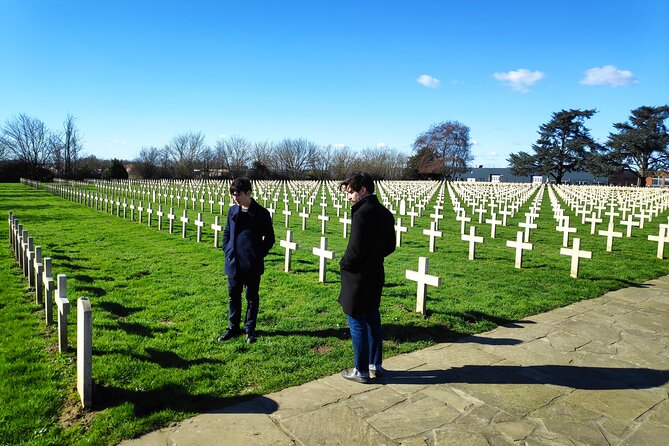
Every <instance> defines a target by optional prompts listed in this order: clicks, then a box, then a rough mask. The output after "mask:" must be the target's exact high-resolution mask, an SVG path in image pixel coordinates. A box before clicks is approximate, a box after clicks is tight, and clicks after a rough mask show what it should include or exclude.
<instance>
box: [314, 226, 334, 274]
mask: <svg viewBox="0 0 669 446" xmlns="http://www.w3.org/2000/svg"><path fill="white" fill-rule="evenodd" d="M327 248H328V238H327V237H321V245H320V247H319V248H316V247H314V248H312V249H311V252H313V254H314V255H317V256H318V257H319V262H318V281H319V282H321V283H325V271H326V270H325V267H326V266H327V264H326V259H329V260H332V259H334V256H335V253H334V251H328V250H327Z"/></svg>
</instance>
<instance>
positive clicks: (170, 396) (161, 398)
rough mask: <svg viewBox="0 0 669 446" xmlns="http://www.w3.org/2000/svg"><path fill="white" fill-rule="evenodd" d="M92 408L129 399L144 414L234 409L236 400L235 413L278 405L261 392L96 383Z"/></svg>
mask: <svg viewBox="0 0 669 446" xmlns="http://www.w3.org/2000/svg"><path fill="white" fill-rule="evenodd" d="M93 392H94V395H95V400H94V404H93V410H96V411H97V410H104V409H108V408H111V407H115V406H120V405H121V404H124V403H130V404H132V406H133V410H134V413H135V415H136V416H146V415H150V414H152V413H155V412H160V411H163V410H174V411H178V412H196V413H204V412H212V410H216V408H223V407H225V408H224V409H219V410H217V412H219V413H220V412H227V413H236V412H237V411H236V409H237V408H236V407H231V405H232V404H235V403H245V404H240V405H239V408H238V413H259V414H270V413H272V412H275V411H276V410H277V408H278V405H277V403H276V402H274V401H272V400H270V399H269V398H266V397H263V396H259V397H258V396H255V395H250V396H245V397H229V398H225V397H218V396H214V395H193V394H191V393H189V392H188V391H187V390H186V389H184V387H183V386H181V385H176V384H168V385H166V386H163V387H161V388H158V389H153V390H129V389H123V388H120V387H115V386H109V385H105V384H97V383H96V384H95V387H94V389H93Z"/></svg>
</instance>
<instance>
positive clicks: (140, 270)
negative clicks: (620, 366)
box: [0, 184, 669, 445]
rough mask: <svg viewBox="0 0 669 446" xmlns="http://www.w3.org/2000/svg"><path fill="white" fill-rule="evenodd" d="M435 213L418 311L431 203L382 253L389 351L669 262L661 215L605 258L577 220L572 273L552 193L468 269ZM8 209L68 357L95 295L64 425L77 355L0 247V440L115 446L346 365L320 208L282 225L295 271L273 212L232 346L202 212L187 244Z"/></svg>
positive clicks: (86, 212) (73, 216) (127, 227)
mask: <svg viewBox="0 0 669 446" xmlns="http://www.w3.org/2000/svg"><path fill="white" fill-rule="evenodd" d="M136 204H137V202H136ZM145 205H146V204H145ZM445 206H446V208H445V210H444V211H443V212H444V213H445V215H446V216H447V217H446V218H445V220H442V223H441V224H440V230H442V231H443V232H444V235H443V237H442V238H441V239H438V240H437V252H436V253H432V254H429V255H428V257H429V259H430V272H431V273H432V274H436V275H439V276H440V277H441V278H442V282H443V284H442V286H441V287H439V288H434V287H429V288H428V301H427V308H428V314H427V315H426V316H423V315H420V314H417V313H415V312H414V308H415V293H416V289H415V287H416V285H415V283H414V282H410V281H408V280H406V279H405V275H404V274H405V273H404V271H405V270H406V269H413V270H415V269H417V265H418V256H421V255H422V256H424V255H427V254H428V253H427V237H426V236H424V235H423V234H422V229H423V228H425V227H428V226H429V223H428V222H429V216H428V214H429V213H431V212H432V211H431V207H429V208H428V209H430V212H425V213H424V215H423V217H421V218H419V219H417V222H416V227H414V228H410V229H409V232H408V233H405V234H403V243H402V247H401V248H399V249H398V250H397V251H396V252H395V253H394V254H393V255H391V256H390V257H389V258H388V259H387V260H386V288H385V290H384V297H383V301H382V306H381V312H382V322H383V328H384V340H385V344H384V353H385V355H386V357H389V356H393V355H396V354H399V353H403V352H409V351H412V350H416V349H418V348H422V347H426V346H429V345H432V344H434V343H435V342H443V341H448V340H452V339H455V338H456V337H458V336H462V335H466V334H472V333H480V332H483V331H487V330H489V329H491V328H493V327H495V326H496V325H498V324H503V323H506V322H509V321H513V320H519V319H522V318H523V317H526V316H528V315H531V314H536V313H539V312H543V311H547V310H550V309H552V308H556V307H561V306H564V305H567V304H569V303H571V302H575V301H578V300H582V299H589V298H593V297H597V296H599V295H601V294H604V293H606V292H607V291H610V290H614V289H618V288H621V287H626V286H630V285H634V284H638V283H641V282H644V281H646V280H648V279H651V278H655V277H659V276H662V275H665V274H667V273H669V269H668V267H667V261H666V260H664V261H663V260H659V259H657V258H656V257H655V251H656V247H657V244H656V243H654V242H650V241H648V240H647V235H648V234H651V233H654V234H657V232H658V224H659V223H660V222H666V221H667V212H666V211H665V213H664V214H663V215H662V216H661V217H657V218H655V219H654V220H653V222H652V223H650V224H647V225H646V228H645V229H644V230H638V229H636V230H635V231H634V233H633V237H632V238H630V239H627V238H623V239H616V240H614V245H613V247H614V250H613V252H611V253H607V252H605V251H604V250H605V243H606V239H605V238H604V237H599V236H590V235H589V229H588V227H587V226H580V225H579V230H578V231H579V232H578V235H577V236H579V237H581V238H582V249H587V250H592V251H594V253H593V259H592V260H582V261H581V262H582V263H581V271H580V277H579V278H578V279H572V278H571V277H569V264H570V259H569V258H568V257H566V256H561V255H559V247H560V245H561V242H562V235H561V234H560V233H558V232H556V231H555V229H554V228H555V226H556V223H555V221H554V220H553V218H552V212H551V208H550V202H549V200H548V195H547V194H545V195H544V197H543V200H542V210H541V216H540V217H539V218H538V219H537V223H538V225H539V227H538V229H536V230H534V231H533V232H532V235H531V241H532V242H533V243H534V250H533V251H529V252H526V253H525V257H524V261H523V268H522V269H520V270H518V269H515V268H514V250H513V249H511V248H508V247H506V245H505V243H506V240H510V239H515V233H516V231H517V230H518V229H517V223H518V221H520V220H524V216H523V212H524V211H525V210H526V208H527V206H529V201H528V203H527V204H526V208H525V209H522V210H521V211H520V212H519V213H518V214H517V215H516V217H515V218H514V219H512V220H510V221H509V224H508V226H507V227H498V231H497V238H496V239H490V238H489V235H490V234H489V226H487V225H478V224H476V226H477V233H478V235H483V236H484V237H485V239H486V241H485V243H484V244H483V245H478V247H477V254H476V257H477V259H476V260H475V261H469V260H467V250H468V245H467V243H466V242H463V241H461V240H460V237H459V233H460V224H459V223H457V222H455V220H454V214H453V210H452V206H451V203H450V200H449V199H448V196H446V203H445ZM168 207H169V206H168ZM175 208H176V206H175ZM217 208H218V206H214V210H215V212H216V211H217ZM154 209H157V206H154ZM164 209H165V206H164ZM281 209H282V205H280V206H279V212H280V210H281ZM316 209H318V208H316ZM10 210H11V211H14V213H15V214H16V215H17V217H18V219H19V221H20V222H21V223H22V224H24V227H25V228H26V229H28V231H29V232H30V235H31V236H32V237H34V239H35V242H36V245H39V246H42V250H43V253H44V256H45V257H47V256H48V257H52V259H53V271H54V275H55V274H66V275H67V276H68V294H69V296H70V301H71V302H72V308H73V310H72V313H71V315H70V321H72V324H71V325H70V329H69V338H70V346H71V348H72V349H74V343H75V341H76V334H75V333H76V332H75V327H74V325H75V324H74V321H76V305H75V300H76V298H77V297H79V296H87V297H88V298H89V299H90V300H91V304H92V308H93V335H94V339H93V379H94V405H95V407H94V411H93V412H92V413H89V414H81V413H79V414H78V415H79V416H81V418H76V417H75V418H73V417H72V416H70V417H63V416H62V414H63V412H66V413H71V412H73V410H72V408H73V407H75V406H76V394H75V390H74V389H75V385H76V383H75V373H76V372H75V365H74V353H72V352H69V353H66V354H63V355H60V354H58V353H55V352H54V351H55V349H54V345H55V344H56V343H57V339H56V337H55V332H54V330H53V329H52V328H50V329H47V328H45V326H44V323H43V319H44V317H43V310H41V309H40V308H39V307H38V306H36V305H35V304H34V298H33V297H32V295H31V294H29V293H28V292H27V284H26V283H25V282H24V281H22V279H20V277H19V270H18V268H17V267H16V266H15V264H14V261H13V259H12V258H11V253H10V251H9V249H5V250H4V252H0V266H1V268H2V269H1V270H0V285H2V289H3V293H2V296H3V297H2V301H1V302H0V336H2V338H3V342H2V344H0V355H1V361H0V367H1V368H2V376H3V380H2V384H0V389H1V390H0V394H1V395H2V400H1V401H2V404H1V405H0V445H4V444H35V445H38V444H39V445H41V444H64V443H66V444H115V443H117V442H118V441H120V440H122V439H125V438H129V437H133V436H137V435H139V434H141V433H144V432H147V431H150V430H152V429H156V428H159V427H162V426H165V425H167V424H169V423H170V422H173V421H175V420H180V419H183V418H186V417H188V416H192V415H194V414H196V413H199V412H202V411H207V410H211V409H214V408H218V407H220V406H224V405H226V404H230V403H233V402H236V401H239V400H240V399H244V398H249V397H251V396H254V395H259V394H264V393H268V392H273V391H277V390H279V389H282V388H285V387H288V386H293V385H298V384H301V383H304V382H307V381H310V380H313V379H317V378H319V377H322V376H326V375H329V374H332V373H335V372H338V371H339V370H341V369H343V368H346V367H349V366H350V365H351V363H352V357H353V353H352V348H351V343H350V340H349V335H348V328H347V325H346V319H345V316H344V315H343V314H342V312H341V309H340V307H339V305H338V303H337V296H338V292H339V283H338V282H339V272H338V263H337V261H331V262H329V264H328V271H327V283H325V284H321V283H319V282H318V261H317V258H316V257H315V256H313V255H312V254H311V247H313V246H317V245H318V241H319V238H320V222H319V221H318V220H316V215H317V212H318V211H317V210H314V211H313V212H312V215H311V217H310V219H309V222H308V227H307V231H306V232H303V231H302V230H301V219H300V218H298V217H297V216H296V215H293V216H292V217H291V225H290V229H292V230H293V232H294V240H295V241H296V242H298V243H299V245H300V247H299V250H298V251H297V252H295V253H294V256H293V271H291V272H290V273H284V272H283V249H282V248H281V247H280V246H279V243H278V240H279V239H282V238H284V237H285V228H284V223H283V221H284V220H283V216H282V215H281V214H280V213H279V214H277V215H276V216H275V231H276V235H277V243H276V245H275V247H274V248H273V250H272V251H271V252H270V255H269V256H268V258H267V262H266V273H265V275H264V276H263V279H262V283H261V304H260V314H259V323H258V329H257V330H258V333H257V334H258V336H259V339H258V342H257V343H255V344H252V345H247V344H245V343H244V341H243V338H238V339H235V340H233V341H231V342H226V343H219V342H217V341H216V337H217V336H218V335H219V334H220V332H221V331H223V329H224V328H225V327H226V326H227V295H226V290H227V280H226V278H225V276H224V274H223V261H224V259H223V255H222V253H221V251H220V249H215V248H214V247H213V235H212V232H211V230H210V229H208V228H209V225H210V224H211V223H213V220H214V215H211V214H209V213H208V212H205V215H204V217H205V221H206V225H205V228H207V229H206V230H205V233H204V237H203V242H202V243H196V242H195V231H194V229H193V228H194V226H193V225H192V224H191V226H190V227H189V230H188V236H187V238H186V239H182V238H181V224H180V223H178V224H176V223H175V233H174V234H169V233H167V231H166V230H165V228H166V227H167V226H166V222H164V226H163V231H158V230H157V228H156V219H155V216H154V219H153V224H152V227H151V228H149V227H147V225H146V220H145V223H144V224H142V225H140V224H138V223H137V221H135V222H130V221H129V220H128V219H126V220H124V219H123V218H119V217H116V216H115V215H112V214H105V213H104V212H102V211H100V210H94V209H91V208H87V207H84V206H82V205H80V204H76V203H72V202H69V201H67V200H64V199H61V198H58V197H55V196H53V195H50V194H48V193H46V192H44V191H41V190H35V189H31V188H29V187H26V186H21V185H15V184H4V185H0V211H1V212H2V213H3V215H5V216H6V215H8V211H10ZM165 210H167V209H165ZM205 210H206V211H208V205H205ZM176 212H177V210H176V209H175V213H176ZM189 214H190V216H191V218H194V217H195V216H196V215H197V214H192V213H191V212H189ZM128 215H129V214H128ZM177 215H180V211H178V214H177ZM330 216H331V220H330V222H329V224H328V237H329V248H330V249H332V250H334V251H335V253H336V259H337V260H338V259H339V258H341V255H342V254H343V252H344V249H345V247H346V243H347V240H346V239H344V238H343V237H342V235H341V224H340V223H339V222H338V219H337V218H336V217H335V213H334V209H333V210H331V211H330ZM222 220H223V219H222ZM574 221H575V219H574V218H572V222H574ZM404 224H405V225H408V219H406V220H405V221H404ZM618 230H620V229H618ZM0 241H1V242H2V243H3V244H4V245H5V246H7V244H8V240H7V230H6V229H5V230H2V231H0ZM4 377H6V379H5V378H4ZM65 418H67V419H68V420H69V422H63V420H62V419H65ZM59 420H60V421H59Z"/></svg>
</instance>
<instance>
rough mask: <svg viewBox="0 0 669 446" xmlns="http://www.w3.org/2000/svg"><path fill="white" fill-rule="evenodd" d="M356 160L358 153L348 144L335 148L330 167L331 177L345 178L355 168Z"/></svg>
mask: <svg viewBox="0 0 669 446" xmlns="http://www.w3.org/2000/svg"><path fill="white" fill-rule="evenodd" d="M358 160H359V157H358V155H357V154H356V153H355V152H353V151H352V150H351V148H350V147H349V146H344V147H338V148H335V150H334V153H333V154H332V165H331V168H330V171H331V178H334V179H339V180H342V179H344V178H346V177H347V176H348V175H349V174H350V173H351V172H352V171H353V170H355V168H356V165H357V164H358Z"/></svg>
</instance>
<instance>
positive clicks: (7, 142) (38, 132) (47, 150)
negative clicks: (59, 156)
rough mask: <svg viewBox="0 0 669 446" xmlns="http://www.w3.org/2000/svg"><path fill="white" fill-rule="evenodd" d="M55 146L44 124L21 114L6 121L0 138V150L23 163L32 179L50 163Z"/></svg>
mask: <svg viewBox="0 0 669 446" xmlns="http://www.w3.org/2000/svg"><path fill="white" fill-rule="evenodd" d="M57 144H58V141H57V138H56V137H55V136H54V135H53V134H52V133H51V132H50V131H49V129H47V127H46V125H45V124H44V122H42V121H41V120H39V119H37V118H31V117H30V116H28V115H26V114H23V113H22V114H20V115H18V116H16V117H14V118H12V119H8V120H7V122H5V125H4V127H3V128H2V134H1V136H0V147H2V150H3V151H5V152H7V153H9V154H10V156H13V157H14V159H16V160H18V161H21V162H23V163H25V164H26V166H27V167H28V171H29V173H30V175H31V176H32V177H33V178H37V176H38V173H39V171H40V170H41V169H43V168H45V167H46V165H47V163H49V162H50V161H51V157H52V155H53V151H54V147H56V146H57Z"/></svg>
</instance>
